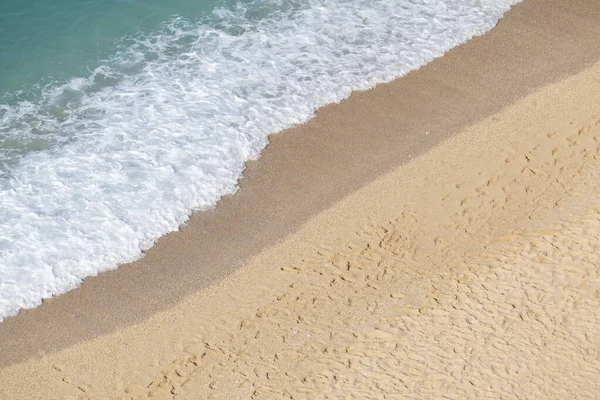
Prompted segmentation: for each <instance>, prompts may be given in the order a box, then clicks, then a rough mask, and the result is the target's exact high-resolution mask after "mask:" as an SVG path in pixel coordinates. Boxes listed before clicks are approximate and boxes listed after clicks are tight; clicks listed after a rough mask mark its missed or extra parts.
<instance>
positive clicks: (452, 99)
mask: <svg viewBox="0 0 600 400" xmlns="http://www.w3.org/2000/svg"><path fill="white" fill-rule="evenodd" d="M599 19H600V7H598V6H597V5H596V4H595V2H594V1H583V0H581V1H576V2H565V1H558V0H549V1H542V2H536V1H525V2H523V3H521V4H519V5H517V6H515V7H514V8H513V9H512V10H511V11H510V12H509V13H508V14H507V15H506V16H505V18H504V19H502V20H501V21H500V23H499V24H498V26H497V27H496V28H494V29H493V30H492V31H490V32H488V33H487V34H485V35H484V36H482V37H479V38H475V39H473V40H471V41H469V42H467V43H466V44H464V45H462V46H459V47H457V48H454V49H453V50H451V51H450V52H449V53H448V54H446V55H445V56H443V57H442V58H439V59H437V60H435V61H433V62H431V63H430V64H428V65H426V66H425V67H423V68H421V69H419V70H417V71H413V72H411V73H409V74H408V75H407V76H405V77H402V78H400V79H398V80H396V81H393V82H391V83H389V84H383V85H379V86H377V87H376V88H374V89H371V90H368V91H364V92H355V93H353V94H352V96H351V97H350V98H349V99H347V100H344V101H343V102H341V103H340V104H334V105H329V106H326V107H324V108H321V109H320V110H319V112H318V115H317V116H316V117H315V118H314V119H312V120H310V121H309V122H307V123H306V124H303V125H298V126H296V127H294V128H291V129H288V130H286V131H283V132H281V133H278V134H276V135H274V136H272V137H271V138H270V141H271V143H270V144H269V146H268V147H267V148H266V149H265V151H264V152H263V154H262V155H261V157H260V158H259V159H258V160H257V161H253V162H251V163H249V164H248V165H247V168H246V171H245V172H244V179H243V180H242V182H241V184H240V190H239V191H238V192H237V193H235V194H234V195H231V196H227V197H225V198H223V199H222V200H221V201H220V202H219V203H218V205H217V207H216V208H215V209H214V210H210V211H205V212H200V213H196V214H194V216H193V217H192V219H191V220H190V221H189V222H188V223H187V224H186V225H184V226H183V227H182V228H181V229H180V231H178V232H175V233H172V234H169V235H167V236H165V237H163V238H162V239H160V240H159V241H158V243H157V244H156V245H155V246H154V247H153V248H151V249H150V250H148V251H147V253H146V255H145V257H144V258H142V259H141V260H139V261H136V262H134V263H131V264H127V265H123V266H121V267H120V268H119V269H117V270H115V271H110V272H105V273H102V274H100V275H98V276H97V277H90V278H87V279H86V280H85V281H84V283H83V285H82V287H81V288H78V289H75V290H73V291H71V292H69V293H67V294H65V295H61V296H58V297H54V298H52V299H49V300H46V301H45V302H44V304H42V305H41V306H40V307H38V308H35V309H32V310H24V311H22V312H21V313H20V314H19V315H18V316H16V317H12V318H8V319H6V320H5V321H3V322H2V323H0V354H1V355H2V356H1V357H0V367H1V370H0V398H1V399H4V398H6V399H54V398H56V399H70V398H72V399H120V398H125V399H138V398H147V397H152V398H159V399H162V398H164V399H172V398H176V399H180V398H181V399H187V398H189V399H198V398H215V399H235V398H240V399H247V398H256V399H268V398H273V399H279V398H306V399H314V398H444V396H445V398H564V397H578V398H596V397H597V396H598V394H599V392H600V388H599V387H598V384H597V382H596V381H597V380H596V379H595V377H596V376H597V375H598V372H599V369H600V362H599V361H598V353H597V352H598V350H597V349H598V345H599V342H598V341H599V340H600V338H599V337H598V335H597V333H596V331H597V330H598V323H599V322H598V321H599V317H600V312H599V311H598V310H600V307H599V306H600V304H599V301H600V300H599V298H598V293H599V292H598V291H599V290H600V281H599V279H598V277H599V274H598V271H599V270H598V268H600V259H599V258H598V250H599V248H598V246H599V243H600V242H599V241H600V208H599V207H600V202H599V201H600V200H599V194H600V186H599V184H598V182H599V180H598V178H599V176H598V174H599V172H598V171H600V169H599V168H598V167H599V164H600V152H599V149H600V147H599V145H600V142H599V140H600V139H599V138H600V108H599V104H600V64H598V62H599V61H600V50H598V49H600V32H598V30H597V29H596V21H598V20H599Z"/></svg>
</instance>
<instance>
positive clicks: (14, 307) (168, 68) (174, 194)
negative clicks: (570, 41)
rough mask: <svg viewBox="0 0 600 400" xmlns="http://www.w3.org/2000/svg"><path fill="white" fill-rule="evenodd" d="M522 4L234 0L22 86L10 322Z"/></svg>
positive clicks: (5, 137)
mask: <svg viewBox="0 0 600 400" xmlns="http://www.w3.org/2000/svg"><path fill="white" fill-rule="evenodd" d="M517 2H518V0H436V1H431V0H404V1H400V0H397V1H390V0H354V1H346V0H330V1H320V0H309V1H308V2H302V3H300V2H297V3H296V2H289V1H285V0H283V1H275V0H268V1H255V2H250V3H247V4H238V5H236V6H233V7H229V8H227V7H221V8H218V9H215V10H214V11H213V13H212V14H211V15H210V16H209V17H207V18H204V19H202V20H196V21H191V20H186V19H185V18H182V17H177V18H173V19H171V20H169V21H166V22H165V24H164V25H163V26H162V28H161V29H160V30H157V31H155V32H152V33H149V34H144V35H138V36H136V37H129V38H124V39H123V40H122V41H121V43H120V44H119V45H118V46H117V49H116V50H115V52H114V55H113V56H112V57H111V58H110V59H108V60H106V61H105V62H103V63H102V66H101V67H99V68H97V69H95V70H94V71H92V72H90V74H89V75H88V76H85V77H81V78H74V79H72V80H71V81H69V82H67V83H63V84H53V85H49V86H46V87H44V88H43V89H41V90H40V93H39V95H37V96H30V98H27V96H23V95H22V94H13V100H11V102H8V101H5V102H4V104H0V205H1V207H0V320H1V319H2V317H6V316H10V315H14V314H16V313H17V312H18V311H19V309H22V308H31V307H35V306H37V305H39V304H40V302H41V300H42V299H43V298H47V297H50V296H52V295H56V294H60V293H64V292H66V291H68V290H71V289H73V288H75V287H77V286H78V285H79V284H80V283H81V281H82V279H83V278H85V277H87V276H91V275H96V274H97V273H99V272H101V271H105V270H109V269H114V268H116V267H117V265H118V264H120V263H125V262H130V261H134V260H136V259H138V258H139V257H140V256H141V254H142V252H143V251H144V250H146V249H148V248H149V247H151V246H152V245H153V243H154V242H155V240H157V239H158V238H159V237H160V236H162V235H164V234H166V233H168V232H171V231H174V230H177V229H178V227H179V226H180V225H181V224H183V223H184V222H185V221H186V220H187V219H188V217H189V215H190V213H191V212H192V211H195V210H205V209H208V208H211V207H214V206H215V204H216V203H217V201H218V200H219V199H220V198H221V197H222V196H223V195H226V194H231V193H234V192H235V191H236V189H237V182H238V180H239V179H240V178H241V176H242V172H243V170H244V165H245V163H246V161H248V160H251V159H256V158H257V157H258V156H259V155H260V152H261V150H262V149H263V148H264V147H265V146H266V145H267V143H268V135H269V134H271V133H275V132H278V131H281V130H282V129H285V128H288V127H290V126H291V125H293V124H297V123H302V122H305V121H307V120H308V119H310V118H311V117H312V116H313V115H314V113H315V110H316V109H317V108H319V107H321V106H323V105H325V104H328V103H335V102H339V101H341V100H342V99H344V98H347V97H348V96H349V95H350V93H351V92H352V91H353V90H365V89H369V88H372V87H373V86H375V85H376V84H379V83H383V82H388V81H391V80H393V79H395V78H397V77H400V76H402V75H405V74H406V73H408V72H409V71H411V70H414V69H417V68H419V67H421V66H423V65H425V64H427V63H428V62H430V61H432V60H433V59H434V58H436V57H439V56H441V55H443V54H444V53H445V52H446V51H448V50H449V49H451V48H453V47H455V46H457V45H459V44H461V43H464V42H466V41H467V40H469V39H470V38H472V37H473V36H475V35H481V34H483V33H485V32H486V31H488V30H490V29H491V28H492V27H494V26H495V24H496V23H497V22H498V20H499V19H500V18H501V17H502V16H503V14H504V13H505V12H506V11H507V10H508V9H509V8H510V7H511V6H512V5H514V4H515V3H517ZM364 134H365V135H368V134H369V132H365V133H364ZM340 145H342V144H340Z"/></svg>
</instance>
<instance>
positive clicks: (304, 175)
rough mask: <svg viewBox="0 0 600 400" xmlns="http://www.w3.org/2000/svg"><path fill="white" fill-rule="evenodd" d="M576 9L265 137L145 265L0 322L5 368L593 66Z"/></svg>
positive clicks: (148, 308)
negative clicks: (238, 172)
mask: <svg viewBox="0 0 600 400" xmlns="http://www.w3.org/2000/svg"><path fill="white" fill-rule="evenodd" d="M563 3H564V4H563ZM577 3H578V5H577V6H575V5H573V4H572V3H570V4H566V2H562V1H547V2H545V3H544V4H543V5H539V4H534V3H533V2H529V1H525V2H524V3H522V4H520V5H518V6H516V7H515V8H514V9H513V10H512V11H510V12H509V13H508V14H507V16H506V17H505V18H504V19H502V20H501V21H500V23H499V25H498V26H497V27H496V28H494V29H493V30H492V31H491V32H489V33H487V34H486V35H484V36H483V37H480V38H475V39H473V40H472V41H470V42H468V43H467V44H465V45H462V46H459V47H458V48H455V49H453V50H452V51H451V52H449V53H448V54H447V55H446V56H444V57H442V58H440V59H438V60H435V61H433V62H432V63H430V64H429V65H427V66H425V67H423V68H422V69H420V70H418V71H414V72H411V73H410V74H409V75H407V76H406V77H404V78H400V79H399V80H397V81H394V82H392V83H390V84H385V85H380V86H378V87H377V88H375V89H373V90H370V91H367V92H358V93H353V94H352V96H351V98H350V99H348V100H346V101H344V102H342V103H341V104H339V105H330V106H326V107H324V108H323V109H321V110H319V112H318V115H317V117H316V118H314V119H313V120H311V121H309V122H308V123H307V124H305V125H302V126H299V127H297V128H293V129H290V130H287V131H284V132H282V133H279V134H277V135H274V136H271V144H270V145H269V146H268V147H267V149H266V150H265V151H264V152H263V155H262V156H261V158H260V159H259V160H258V161H256V162H251V163H250V164H249V165H248V167H247V169H246V172H245V173H244V177H245V178H244V179H243V180H242V182H241V184H240V190H239V191H238V193H236V194H235V195H233V196H227V197H226V198H224V199H223V200H222V201H220V202H219V205H218V206H217V208H216V209H215V210H212V211H208V212H202V213H196V214H195V215H193V217H192V218H191V219H190V221H189V222H188V223H187V224H186V225H185V226H183V227H182V228H181V230H180V231H179V232H176V233H173V234H170V235H167V236H165V237H163V238H162V239H160V240H159V241H158V243H157V244H156V245H155V246H154V247H153V248H152V249H150V250H149V251H148V252H147V255H146V257H145V258H143V259H142V260H140V261H138V262H136V263H132V264H127V265H123V266H121V267H119V269H118V270H116V271H112V272H107V273H103V274H101V275H99V276H98V277H93V278H88V279H86V280H85V281H84V284H83V285H82V287H81V288H79V289H76V290H74V291H72V292H69V293H67V294H65V295H61V296H58V297H55V298H52V299H49V300H46V301H44V304H43V305H42V306H40V307H38V308H36V309H33V310H24V311H22V312H21V313H20V314H19V315H18V316H17V317H13V318H8V319H7V320H6V321H4V322H2V323H0V354H2V357H1V358H0V366H2V367H5V366H8V365H11V364H14V363H18V362H21V361H23V360H26V359H28V358H31V357H36V356H38V355H40V354H44V353H52V352H55V351H57V350H60V349H64V348H67V347H69V346H72V345H74V344H76V343H80V342H83V341H87V340H90V339H93V338H96V337H98V336H101V335H106V334H109V333H111V332H115V331H116V330H119V329H121V328H123V327H127V326H131V325H133V324H136V323H139V322H141V321H143V320H145V319H147V318H148V317H150V316H151V315H153V314H155V313H157V312H160V311H164V310H166V309H169V308H170V307H172V306H173V305H175V304H177V303H178V302H180V301H181V300H182V299H183V298H184V297H186V296H188V295H190V294H193V293H195V292H198V291H201V290H203V289H204V288H207V287H209V286H210V285H211V284H213V283H214V282H217V281H219V280H220V279H222V278H223V277H225V276H227V275H229V274H231V273H232V272H233V271H235V270H236V269H237V268H238V267H240V266H242V265H244V264H245V263H246V261H247V260H249V259H251V258H252V257H253V256H256V255H257V254H260V253H261V251H262V250H263V249H265V248H268V247H269V246H272V245H273V244H275V243H277V242H279V241H280V240H282V239H283V238H285V237H287V236H288V235H290V234H293V233H294V232H295V231H297V230H298V229H299V228H300V227H301V226H303V224H304V223H305V222H306V221H307V220H309V219H310V218H311V217H312V216H314V215H316V214H318V213H319V212H320V211H323V210H326V209H328V208H329V207H330V206H331V205H332V204H334V203H336V202H337V201H339V200H341V199H343V198H344V197H346V196H347V195H349V194H351V193H353V192H354V191H356V190H358V189H360V188H361V187H362V186H364V185H365V184H367V183H368V182H371V181H373V180H374V179H375V178H376V177H378V176H382V175H384V174H385V173H386V172H388V171H390V170H391V169H393V168H395V167H397V166H399V165H402V164H404V163H406V162H407V161H409V160H410V159H412V158H413V157H416V156H417V155H419V154H423V153H425V152H426V151H427V150H429V149H431V148H433V147H435V146H436V145H437V144H439V143H441V142H443V141H444V140H446V139H448V138H450V137H451V136H452V135H453V134H455V133H456V132H459V131H461V130H462V129H463V128H465V127H466V126H468V125H470V124H472V123H474V122H476V121H478V120H481V119H482V118H485V117H487V116H489V115H492V114H494V113H496V112H498V111H499V110H501V109H502V108H503V107H505V106H506V105H508V104H510V103H512V102H514V101H515V100H517V99H518V98H521V97H523V96H524V95H526V94H528V93H530V92H532V91H533V90H535V89H536V88H539V87H542V86H545V85H547V84H549V83H551V82H554V81H557V80H559V79H561V78H563V77H565V76H568V75H572V74H574V73H576V72H578V71H580V70H582V69H584V68H585V67H586V66H589V65H591V64H592V63H593V62H595V61H597V60H598V59H600V50H599V49H600V45H599V44H600V32H596V31H597V30H596V29H595V28H594V19H596V20H598V18H599V17H600V10H598V7H597V6H596V7H595V6H594V5H593V2H592V1H579V2H577ZM574 8H577V10H576V11H575V12H573V11H572V9H574ZM567 10H568V11H567ZM515 46H516V47H517V48H516V49H515ZM565 59H566V60H567V62H564V61H563V60H565ZM465 66H468V67H469V70H468V71H467V70H465V68H464V67H465ZM491 93H493V95H490V94H491ZM481 99H484V101H481ZM365 132H371V133H370V134H369V135H366V134H365ZM425 132H429V134H427V135H425V134H424V133H425ZM341 143H343V144H344V145H341ZM374 155H377V157H374ZM289 204H293V205H294V207H290V206H289ZM199 243H201V247H197V245H198V244H199ZM232 248H233V249H234V251H232V250H231V249H232Z"/></svg>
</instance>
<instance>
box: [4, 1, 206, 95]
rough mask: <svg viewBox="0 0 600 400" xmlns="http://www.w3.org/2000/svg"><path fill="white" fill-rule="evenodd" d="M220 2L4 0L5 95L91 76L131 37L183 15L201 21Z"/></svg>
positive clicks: (27, 92) (28, 93)
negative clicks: (90, 72)
mask: <svg viewBox="0 0 600 400" xmlns="http://www.w3.org/2000/svg"><path fill="white" fill-rule="evenodd" d="M216 5H217V2H216V1H214V0H169V1H164V0H143V1H140V0H53V1H47V0H14V1H2V2H0V97H1V95H2V94H3V95H5V96H6V95H8V94H14V92H16V91H22V90H24V91H25V92H24V93H21V96H22V97H24V98H26V97H27V95H31V93H30V91H31V88H32V87H33V86H40V85H44V84H47V83H52V82H56V81H64V80H68V79H70V78H72V77H73V76H85V75H87V74H89V71H90V69H93V68H95V67H97V66H98V65H99V64H100V63H101V62H102V61H103V60H105V59H107V58H108V57H109V56H110V55H111V54H112V52H113V51H114V48H115V45H116V44H117V43H118V42H119V41H121V40H123V38H125V37H127V36H132V35H136V34H139V33H142V32H150V31H152V30H155V29H157V28H158V27H159V26H160V24H161V23H163V22H165V21H167V20H168V19H169V18H171V17H173V16H175V15H179V16H184V17H186V18H190V19H197V18H200V17H202V16H205V15H207V14H208V13H210V11H212V10H213V9H214V8H215V6H216Z"/></svg>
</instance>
